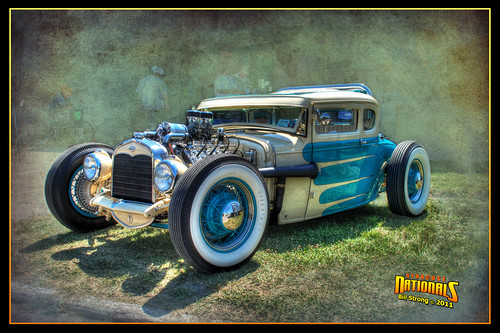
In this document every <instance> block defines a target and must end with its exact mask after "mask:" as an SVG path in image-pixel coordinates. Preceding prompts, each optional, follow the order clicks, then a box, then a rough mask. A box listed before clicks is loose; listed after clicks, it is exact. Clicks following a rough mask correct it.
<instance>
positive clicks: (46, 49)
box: [12, 11, 489, 170]
mask: <svg viewBox="0 0 500 333" xmlns="http://www.w3.org/2000/svg"><path fill="white" fill-rule="evenodd" d="M488 14H489V13H488V11H13V12H12V114H13V142H14V145H15V148H16V147H35V148H36V147H38V148H41V147H50V146H51V145H52V146H54V145H56V146H57V145H59V146H61V145H68V144H71V143H74V142H71V138H68V137H67V134H64V133H62V134H60V135H61V137H60V138H57V140H54V139H53V138H52V137H50V135H49V129H50V126H51V124H53V123H54V120H53V119H51V117H50V116H49V115H48V114H49V110H48V109H49V104H50V101H51V99H52V98H53V96H54V95H56V94H57V93H58V92H59V91H60V87H61V86H63V85H66V86H69V87H70V88H71V90H72V93H73V95H72V96H71V102H72V105H71V107H72V108H73V109H83V110H84V112H85V120H92V126H93V129H94V131H95V134H94V135H93V137H92V138H89V139H96V140H97V141H101V142H106V143H109V144H112V145H115V144H116V143H118V142H119V141H120V140H123V139H125V138H128V137H130V136H131V134H132V131H134V130H142V129H143V128H142V127H141V126H143V123H141V121H142V118H141V113H143V112H144V111H143V110H142V105H141V101H140V98H139V96H138V94H137V93H136V88H137V85H138V82H139V80H140V79H141V78H142V77H144V76H146V75H149V74H151V67H152V66H153V65H156V66H159V67H162V68H163V69H164V70H165V74H166V75H165V76H164V78H163V80H164V81H165V83H166V85H167V89H168V100H169V111H168V113H165V115H164V117H163V118H164V120H166V121H167V120H168V121H172V122H184V111H185V110H186V109H189V108H191V107H192V106H193V105H197V104H198V103H199V101H200V100H201V99H203V98H206V97H211V96H213V95H214V80H215V78H216V77H217V76H218V75H219V74H222V73H223V72H229V74H234V73H237V72H238V71H240V70H241V69H242V68H243V67H244V66H247V67H248V69H249V75H248V77H249V79H250V81H251V82H252V84H253V85H254V86H255V87H256V86H257V83H258V82H259V79H263V80H265V81H269V82H270V85H271V86H272V89H273V90H276V89H278V88H281V87H285V86H293V85H309V84H326V83H345V82H363V83H365V84H367V85H368V86H369V87H370V88H371V89H372V90H373V93H374V95H375V97H376V98H377V99H378V100H379V102H380V104H381V107H382V130H383V132H384V134H386V135H387V136H388V137H389V138H390V139H392V140H393V141H395V142H399V141H402V140H405V139H414V140H418V141H420V142H422V143H423V144H424V145H425V146H426V148H427V150H428V151H429V153H430V156H431V159H432V160H433V161H436V162H438V163H440V162H443V163H444V162H446V163H447V165H450V166H459V167H461V168H464V167H466V168H469V167H474V168H475V169H480V170H485V169H487V167H488V122H489V117H488V109H489V103H488V82H489V80H488V75H489V70H488V69H489V64H488V60H489V58H488V57H489V55H488V52H489V39H488V34H489V15H488ZM54 141H57V142H58V143H57V142H54ZM436 165H437V164H436Z"/></svg>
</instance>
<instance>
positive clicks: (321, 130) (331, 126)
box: [314, 108, 358, 134]
mask: <svg viewBox="0 0 500 333" xmlns="http://www.w3.org/2000/svg"><path fill="white" fill-rule="evenodd" d="M318 111H319V122H317V123H316V124H315V126H314V127H315V129H316V133H317V134H335V133H347V132H355V131H356V130H357V128H358V119H357V118H358V117H357V115H358V113H357V110H356V109H346V108H339V109H333V108H331V109H330V108H327V109H319V110H318Z"/></svg>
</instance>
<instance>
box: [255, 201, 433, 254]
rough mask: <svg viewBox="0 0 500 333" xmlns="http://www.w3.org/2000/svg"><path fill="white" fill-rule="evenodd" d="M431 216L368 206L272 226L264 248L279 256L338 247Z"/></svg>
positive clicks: (426, 213) (385, 207)
mask: <svg viewBox="0 0 500 333" xmlns="http://www.w3.org/2000/svg"><path fill="white" fill-rule="evenodd" d="M427 216H428V212H427V211H426V210H424V212H423V213H422V214H421V215H419V216H417V217H407V216H400V215H396V214H393V213H392V212H391V211H390V210H389V208H388V207H387V206H379V205H373V204H368V205H364V206H361V207H358V208H355V209H351V210H347V211H343V212H339V213H336V214H333V215H329V216H325V217H320V218H317V219H314V220H308V221H304V222H299V223H292V224H287V225H272V226H270V227H269V230H268V235H267V239H266V240H265V241H264V245H263V246H264V247H267V248H271V249H272V250H273V251H276V252H278V253H282V252H287V251H292V250H294V249H296V248H297V247H299V246H300V247H302V248H305V247H307V246H314V245H317V244H334V243H336V242H339V241H344V240H347V239H352V238H356V237H359V236H360V235H361V234H363V233H364V232H368V231H370V230H372V229H374V228H377V227H380V226H382V227H385V228H389V229H399V228H402V227H405V226H409V225H410V224H411V223H413V222H415V221H420V220H423V219H426V218H427Z"/></svg>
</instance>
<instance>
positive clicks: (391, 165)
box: [46, 84, 430, 272]
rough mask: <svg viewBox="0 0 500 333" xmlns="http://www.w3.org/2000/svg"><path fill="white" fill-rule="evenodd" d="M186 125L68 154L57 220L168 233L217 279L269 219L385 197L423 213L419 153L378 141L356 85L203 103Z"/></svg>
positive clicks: (56, 192) (59, 174)
mask: <svg viewBox="0 0 500 333" xmlns="http://www.w3.org/2000/svg"><path fill="white" fill-rule="evenodd" d="M186 118H187V122H186V124H173V123H168V122H163V123H161V124H159V125H158V128H157V129H156V130H154V131H149V130H146V131H143V132H136V133H134V137H133V138H131V139H129V140H126V141H124V142H122V143H120V144H118V145H117V146H116V147H115V148H113V147H110V146H107V145H103V144H96V143H91V144H82V145H78V146H75V147H72V148H69V149H68V150H67V151H65V152H64V153H63V154H61V156H60V157H59V158H58V159H57V160H56V161H55V162H54V164H53V166H52V168H51V170H50V171H49V174H48V176H47V180H46V199H47V203H48V206H49V208H50V209H51V211H52V213H53V214H54V216H55V217H56V218H57V219H58V220H59V221H60V222H61V223H63V224H64V225H66V226H67V227H69V228H70V229H73V230H76V231H87V230H92V229H96V228H102V227H106V226H108V225H110V224H112V223H115V221H116V222H118V223H120V224H122V225H123V226H125V227H127V228H140V227H145V226H150V225H152V226H157V227H166V226H167V225H168V228H169V229H170V235H171V239H172V242H173V244H174V246H175V248H176V250H177V252H178V253H179V254H180V256H181V257H183V258H184V259H185V260H186V262H188V263H189V264H191V265H192V266H193V267H195V268H196V269H198V270H200V271H203V272H215V271H219V270H221V269H228V268H233V267H237V266H239V265H241V264H242V263H244V262H246V261H248V260H249V259H250V258H251V257H252V255H253V253H254V252H255V251H256V250H257V247H258V244H259V243H260V241H261V240H262V238H263V236H264V234H265V230H266V226H267V225H268V224H269V223H277V224H286V223H293V222H299V221H304V220H308V219H314V218H317V217H321V216H326V215H330V214H333V213H336V212H340V211H344V210H347V209H352V208H355V207H358V206H361V205H364V204H367V203H369V202H371V201H373V200H375V199H376V198H377V196H378V194H379V193H380V192H382V191H385V190H387V192H388V193H387V194H388V195H387V197H388V201H389V207H390V209H391V210H392V211H393V212H394V213H397V214H402V215H408V216H416V215H419V214H421V213H422V211H423V210H424V208H425V204H426V202H427V198H428V194H429V189H430V163H429V158H428V156H427V153H426V152H425V149H424V148H423V147H422V145H420V144H419V143H417V142H414V141H404V142H402V143H400V144H399V145H396V144H394V143H393V142H391V141H389V140H388V139H387V138H385V137H384V136H383V135H382V134H380V118H381V117H380V109H379V104H378V102H377V100H376V99H375V98H374V97H373V96H372V93H371V91H370V89H369V88H368V87H366V86H365V85H362V84H341V85H327V86H310V87H292V88H284V89H280V90H278V91H277V92H274V93H271V94H266V95H238V96H224V97H217V98H209V99H205V100H203V101H202V102H201V103H200V104H199V106H198V107H197V108H196V110H188V111H186Z"/></svg>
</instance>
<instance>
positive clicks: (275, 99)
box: [198, 87, 378, 109]
mask: <svg viewBox="0 0 500 333" xmlns="http://www.w3.org/2000/svg"><path fill="white" fill-rule="evenodd" d="M328 101H341V102H369V103H372V104H376V105H377V106H378V102H377V100H376V99H375V98H374V97H373V96H371V95H369V94H367V93H362V92H358V91H352V90H340V89H335V88H333V87H331V88H321V89H318V88H311V87H305V88H301V87H296V88H285V89H280V90H278V91H277V92H273V93H270V94H260V95H230V96H221V97H213V98H207V99H204V100H203V101H201V103H200V105H199V106H198V109H211V108H225V107H257V106H295V107H308V106H309V105H310V104H311V103H315V102H328Z"/></svg>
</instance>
